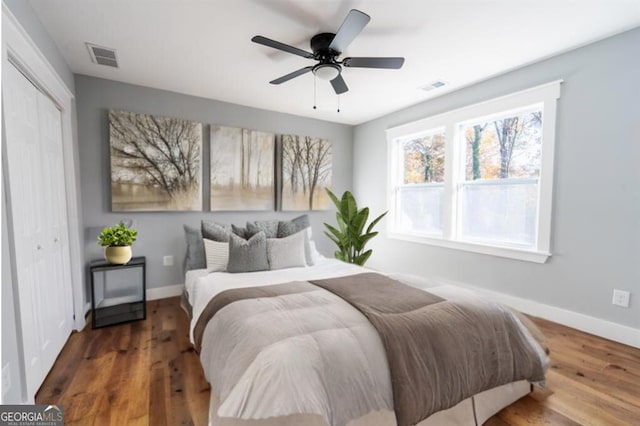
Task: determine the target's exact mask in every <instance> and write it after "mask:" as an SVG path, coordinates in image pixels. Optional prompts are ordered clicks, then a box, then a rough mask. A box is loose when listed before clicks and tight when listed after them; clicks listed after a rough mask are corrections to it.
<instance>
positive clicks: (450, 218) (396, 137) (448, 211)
mask: <svg viewBox="0 0 640 426" xmlns="http://www.w3.org/2000/svg"><path fill="white" fill-rule="evenodd" d="M561 83H562V80H556V81H553V82H550V83H547V84H543V85H540V86H536V87H533V88H530V89H527V90H522V91H519V92H516V93H512V94H509V95H506V96H501V97H498V98H494V99H491V100H488V101H485V102H481V103H478V104H474V105H470V106H467V107H464V108H459V109H455V110H452V111H448V112H445V113H442V114H438V115H435V116H432V117H427V118H424V119H421V120H417V121H414V122H411V123H407V124H403V125H401V126H397V127H393V128H390V129H387V131H386V133H387V147H388V160H389V166H388V174H387V176H388V188H387V204H388V210H389V219H388V220H387V235H388V237H389V238H393V239H399V240H406V241H413V242H418V243H423V244H429V245H434V246H439V247H447V248H452V249H458V250H464V251H470V252H475V253H483V254H488V255H493V256H499V257H506V258H511V259H518V260H524V261H530V262H535V263H544V262H546V260H547V259H548V258H549V257H550V256H551V215H552V199H553V170H554V168H553V162H554V152H555V148H554V147H555V129H556V109H557V100H558V99H559V98H560V85H561ZM534 104H542V105H543V117H544V118H543V120H542V147H541V149H542V156H541V164H540V176H539V178H538V191H539V194H538V216H537V227H536V228H537V235H536V241H535V244H534V248H533V249H524V248H518V247H507V246H503V245H494V244H491V243H488V242H487V243H485V242H469V241H461V240H460V239H458V236H457V235H456V233H457V232H458V229H459V224H458V223H456V222H457V218H458V216H459V215H458V214H457V212H456V208H457V206H458V189H459V187H460V183H461V182H462V181H464V179H463V178H462V177H461V176H460V173H462V167H459V165H460V164H461V162H462V159H463V158H464V152H463V149H462V146H461V144H459V143H458V141H459V136H458V134H457V132H458V127H459V126H458V125H459V124H460V123H464V122H468V121H470V120H475V119H477V118H481V117H489V116H492V115H496V114H500V113H502V112H505V111H510V110H518V109H522V108H524V107H527V106H530V105H534ZM438 128H444V129H445V132H446V135H445V177H444V199H443V211H442V220H443V235H442V237H437V236H427V235H418V234H415V233H406V232H401V231H400V230H398V229H396V223H397V216H396V209H395V206H396V205H397V195H398V193H399V192H398V188H399V178H400V177H399V174H400V170H399V166H400V159H399V158H398V154H399V150H398V149H397V145H398V143H400V142H402V141H405V140H407V139H412V138H416V137H420V136H421V135H424V134H428V133H430V132H432V131H433V130H434V129H438Z"/></svg>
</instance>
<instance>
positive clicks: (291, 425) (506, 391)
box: [209, 380, 531, 426]
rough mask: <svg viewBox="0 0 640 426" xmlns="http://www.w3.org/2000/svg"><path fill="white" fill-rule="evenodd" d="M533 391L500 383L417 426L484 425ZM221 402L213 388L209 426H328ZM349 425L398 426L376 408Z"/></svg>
mask: <svg viewBox="0 0 640 426" xmlns="http://www.w3.org/2000/svg"><path fill="white" fill-rule="evenodd" d="M530 391H531V385H530V384H529V382H528V381H526V380H521V381H519V382H513V383H509V384H506V385H503V386H498V387H497V388H494V389H490V390H488V391H484V392H481V393H479V394H477V395H475V396H474V397H473V400H472V398H467V399H465V400H464V401H462V402H460V403H459V404H458V405H456V406H455V407H451V408H449V409H448V410H443V411H440V412H437V413H435V414H433V415H431V416H430V417H429V418H428V419H425V420H423V421H422V422H420V423H418V425H417V426H442V425H448V426H449V425H450V426H454V425H456V426H474V425H476V419H477V424H478V425H481V424H483V423H484V422H486V421H487V420H488V419H489V418H490V417H491V416H493V415H494V414H496V413H497V412H498V411H500V410H502V409H503V408H504V407H507V406H509V405H511V404H513V403H514V402H515V401H517V400H518V399H520V398H522V397H523V396H525V395H527V394H528V393H529V392H530ZM218 404H219V401H218V398H217V396H216V394H215V392H214V391H213V390H212V391H211V400H210V402H209V426H301V425H304V426H327V423H326V422H325V421H324V419H323V418H322V416H320V415H315V414H296V415H290V416H284V417H272V418H268V419H261V420H241V419H230V418H219V417H218V414H217V413H218ZM474 408H475V415H474ZM347 426H396V417H395V415H394V413H393V412H391V411H377V412H372V413H369V414H367V415H365V416H363V417H360V418H359V419H356V420H352V421H351V422H349V423H348V425H347Z"/></svg>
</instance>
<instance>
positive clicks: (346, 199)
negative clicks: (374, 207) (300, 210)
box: [324, 189, 387, 266]
mask: <svg viewBox="0 0 640 426" xmlns="http://www.w3.org/2000/svg"><path fill="white" fill-rule="evenodd" d="M327 194H329V197H330V198H331V200H332V201H333V204H335V205H336V208H337V209H338V211H337V212H336V220H337V221H338V228H335V227H333V226H331V225H329V224H328V223H325V224H324V226H326V227H327V229H328V230H329V232H327V231H325V235H326V236H327V237H329V239H330V240H331V241H333V242H334V243H335V244H336V245H337V246H338V250H336V252H335V257H336V259H339V260H342V261H344V262H349V263H355V264H356V265H361V266H362V265H364V264H365V262H366V261H367V260H368V259H369V257H370V256H371V253H373V250H371V249H369V250H367V251H364V247H365V245H366V244H367V242H368V241H369V240H370V239H372V238H373V237H375V236H376V235H378V232H373V227H374V226H376V224H377V223H378V222H379V221H380V219H382V218H383V217H384V216H385V215H386V214H387V212H384V213H382V214H381V215H380V216H378V217H377V218H375V219H374V220H373V222H371V223H370V224H369V226H368V227H367V230H366V231H365V230H364V227H365V225H366V224H367V220H368V219H369V207H364V208H362V209H358V204H357V203H356V199H355V197H354V196H353V194H352V193H351V192H349V191H345V193H344V194H342V198H340V199H338V197H336V195H335V194H334V193H333V192H331V191H330V190H329V189H327Z"/></svg>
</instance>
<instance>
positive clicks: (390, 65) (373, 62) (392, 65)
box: [342, 58, 404, 70]
mask: <svg viewBox="0 0 640 426" xmlns="http://www.w3.org/2000/svg"><path fill="white" fill-rule="evenodd" d="M403 64H404V58H345V59H344V60H343V61H342V65H343V66H345V67H353V68H386V69H394V70H397V69H400V68H402V65H403Z"/></svg>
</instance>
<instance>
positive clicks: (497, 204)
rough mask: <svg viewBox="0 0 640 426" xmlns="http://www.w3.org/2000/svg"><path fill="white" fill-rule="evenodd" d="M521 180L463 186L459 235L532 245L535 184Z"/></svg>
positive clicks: (535, 215) (534, 181)
mask: <svg viewBox="0 0 640 426" xmlns="http://www.w3.org/2000/svg"><path fill="white" fill-rule="evenodd" d="M525 182H526V183H523V182H512V183H506V182H504V183H495V184H480V185H463V186H462V190H461V198H462V205H463V209H464V213H463V215H462V234H463V235H462V237H463V238H464V239H471V240H483V241H492V242H500V243H506V244H513V245H518V246H521V245H524V246H527V247H533V246H534V245H535V238H536V217H537V213H538V210H537V209H538V183H537V180H526V181H525Z"/></svg>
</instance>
